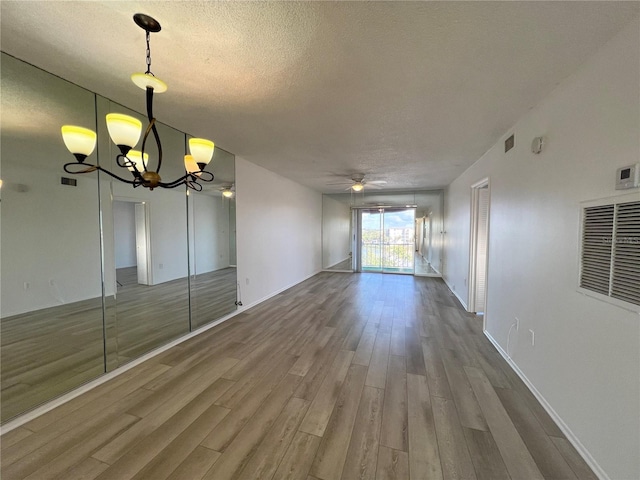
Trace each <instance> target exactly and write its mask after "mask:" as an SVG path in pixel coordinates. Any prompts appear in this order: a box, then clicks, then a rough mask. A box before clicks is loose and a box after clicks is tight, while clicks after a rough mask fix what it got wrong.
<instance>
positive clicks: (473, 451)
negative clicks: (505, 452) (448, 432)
mask: <svg viewBox="0 0 640 480" xmlns="http://www.w3.org/2000/svg"><path fill="white" fill-rule="evenodd" d="M463 430H464V436H465V438H466V440H467V447H468V448H469V454H470V455H471V461H472V462H473V466H474V468H475V471H476V476H477V477H478V480H511V476H510V475H509V472H507V467H506V466H505V464H504V461H503V460H502V456H501V455H500V451H499V450H498V446H497V445H496V442H495V441H494V440H493V435H491V432H483V431H482V430H474V429H473V428H465V427H463Z"/></svg>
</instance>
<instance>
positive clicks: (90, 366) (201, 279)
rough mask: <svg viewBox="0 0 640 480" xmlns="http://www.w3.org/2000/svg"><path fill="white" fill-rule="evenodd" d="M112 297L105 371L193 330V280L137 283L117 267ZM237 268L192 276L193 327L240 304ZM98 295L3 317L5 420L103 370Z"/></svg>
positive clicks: (1, 366) (1, 374) (0, 374)
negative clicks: (115, 284) (237, 291)
mask: <svg viewBox="0 0 640 480" xmlns="http://www.w3.org/2000/svg"><path fill="white" fill-rule="evenodd" d="M118 273H119V275H118V277H117V278H118V280H119V281H120V283H122V284H123V286H122V287H118V294H117V297H113V296H112V297H107V298H106V307H107V308H106V310H105V313H106V332H107V341H106V346H107V371H111V370H113V369H114V368H116V367H118V366H119V365H122V364H124V363H126V362H128V361H130V360H131V359H133V358H136V357H139V356H140V355H143V354H144V353H146V352H148V351H150V350H152V349H153V348H156V347H158V346H160V345H164V344H166V343H168V342H169V341H171V340H173V339H175V338H177V337H179V336H181V335H185V334H187V333H188V332H189V303H188V293H187V279H186V278H182V279H178V280H173V281H171V282H166V283H162V284H159V285H154V286H147V285H138V284H137V281H136V280H135V278H136V275H135V267H134V269H133V270H132V269H119V271H118ZM235 301H236V269H235V268H226V269H221V270H217V271H215V272H209V273H205V274H201V275H197V276H194V277H192V280H191V310H192V321H193V328H194V329H195V328H197V327H199V326H202V325H204V324H206V323H209V322H211V321H213V320H216V319H218V318H220V317H222V316H224V315H226V314H227V313H230V312H232V311H234V310H235V309H236V306H235ZM102 317H103V315H102V301H101V299H100V298H95V299H91V300H85V301H82V302H75V303H69V304H66V305H61V306H57V307H51V308H46V309H42V310H38V311H35V312H28V313H25V314H21V315H15V316H12V317H6V318H3V319H2V321H1V322H0V330H1V333H2V335H1V348H0V352H1V364H0V377H1V379H2V381H1V383H0V385H1V394H0V401H1V415H0V418H1V419H2V421H3V422H4V421H6V420H8V419H10V418H12V417H14V416H16V415H18V414H20V413H23V412H25V411H27V410H29V409H31V408H33V407H36V406H37V405H40V404H41V403H43V402H45V401H48V400H51V399H52V398H55V397H56V396H58V395H61V394H63V393H65V392H68V391H69V390H72V389H73V388H76V387H78V386H79V385H82V384H83V383H85V382H87V381H89V380H92V379H94V378H96V377H98V376H99V375H101V374H103V373H104V372H105V364H104V363H105V362H104V343H103V318H102Z"/></svg>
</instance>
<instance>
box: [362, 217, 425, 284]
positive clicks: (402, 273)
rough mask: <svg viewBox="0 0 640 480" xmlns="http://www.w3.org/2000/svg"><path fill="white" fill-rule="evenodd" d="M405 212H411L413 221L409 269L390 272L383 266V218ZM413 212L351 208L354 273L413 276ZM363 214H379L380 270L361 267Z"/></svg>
mask: <svg viewBox="0 0 640 480" xmlns="http://www.w3.org/2000/svg"><path fill="white" fill-rule="evenodd" d="M405 210H413V211H414V214H413V220H412V224H411V228H412V230H413V239H412V242H411V243H410V245H412V249H411V250H412V255H411V267H410V269H409V268H407V269H406V270H405V271H395V270H391V269H390V268H391V267H385V266H384V261H383V257H384V248H385V246H386V245H387V243H386V242H385V241H384V216H385V213H388V212H394V211H396V212H397V211H405ZM415 211H416V208H415V207H413V206H411V207H392V206H378V207H352V212H353V225H355V227H356V228H355V229H354V235H353V247H352V250H353V252H354V256H353V263H354V271H355V272H363V271H365V272H371V273H395V274H399V275H414V274H415ZM363 212H372V213H373V212H375V213H379V214H380V231H381V238H382V242H381V252H380V257H381V258H380V263H381V265H380V269H379V270H378V269H375V270H373V269H372V270H369V269H367V270H364V269H363V265H362V253H363V247H362V227H363V222H362V213H363Z"/></svg>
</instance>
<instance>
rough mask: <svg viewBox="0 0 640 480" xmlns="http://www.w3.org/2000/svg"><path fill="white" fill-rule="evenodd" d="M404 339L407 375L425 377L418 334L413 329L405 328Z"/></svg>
mask: <svg viewBox="0 0 640 480" xmlns="http://www.w3.org/2000/svg"><path fill="white" fill-rule="evenodd" d="M404 338H405V348H406V350H407V373H412V374H414V375H423V376H426V375H427V371H426V369H425V365H424V355H423V354H422V342H421V337H420V333H419V332H418V331H417V329H415V328H406V329H405V337H404Z"/></svg>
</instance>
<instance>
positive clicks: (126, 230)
mask: <svg viewBox="0 0 640 480" xmlns="http://www.w3.org/2000/svg"><path fill="white" fill-rule="evenodd" d="M147 207H148V206H147V204H146V202H139V201H138V202H134V201H128V200H115V199H114V201H113V224H114V235H115V239H114V240H115V252H114V257H115V269H116V282H117V287H118V289H120V288H124V287H127V286H130V285H151V284H152V281H151V273H150V268H149V267H150V265H151V263H150V261H149V254H150V248H149V246H150V244H149V220H148V209H147Z"/></svg>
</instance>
